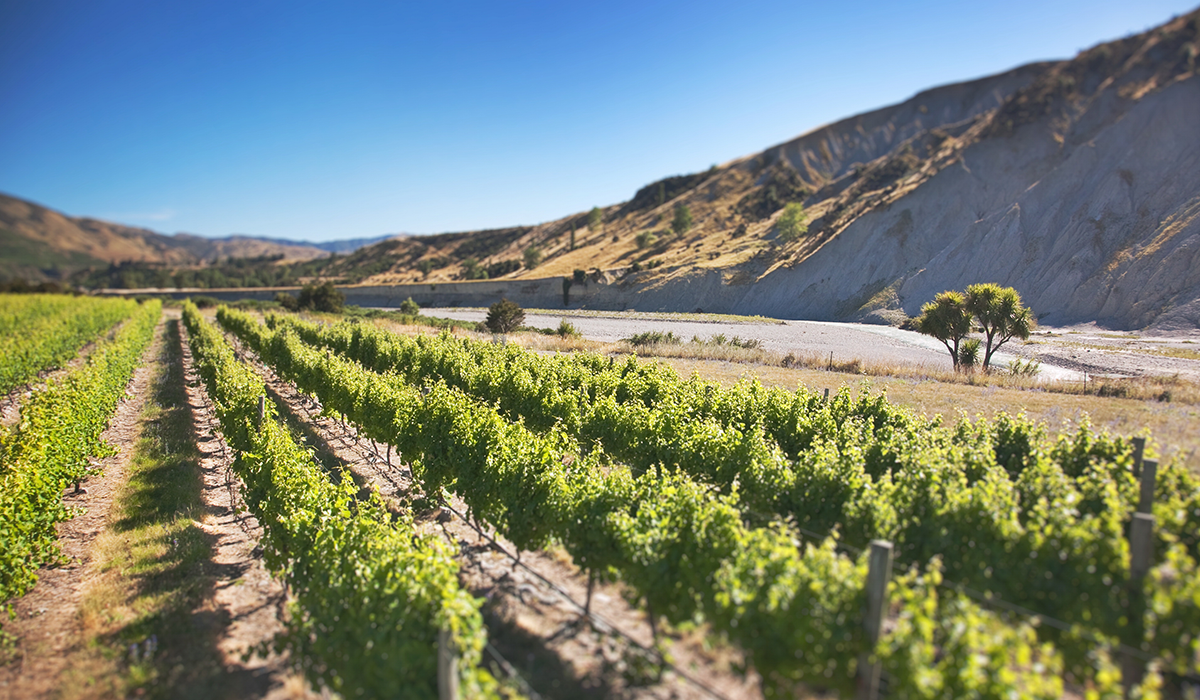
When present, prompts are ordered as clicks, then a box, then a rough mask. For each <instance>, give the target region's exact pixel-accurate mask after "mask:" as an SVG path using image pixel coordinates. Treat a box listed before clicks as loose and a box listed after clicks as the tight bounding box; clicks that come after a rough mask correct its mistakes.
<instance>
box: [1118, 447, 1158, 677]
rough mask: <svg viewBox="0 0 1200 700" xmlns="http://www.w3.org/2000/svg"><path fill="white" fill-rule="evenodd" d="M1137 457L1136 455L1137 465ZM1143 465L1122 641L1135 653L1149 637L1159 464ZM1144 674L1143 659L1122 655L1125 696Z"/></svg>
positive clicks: (1131, 537)
mask: <svg viewBox="0 0 1200 700" xmlns="http://www.w3.org/2000/svg"><path fill="white" fill-rule="evenodd" d="M1135 445H1136V443H1135ZM1140 451H1141V450H1137V452H1140ZM1138 456H1139V455H1137V454H1136V453H1135V466H1136V462H1137V459H1136V458H1137V457H1138ZM1141 466H1142V469H1141V474H1140V475H1139V478H1140V480H1141V493H1140V494H1139V495H1140V497H1139V498H1138V507H1137V512H1136V513H1134V514H1133V522H1131V523H1130V525H1129V591H1128V594H1129V607H1128V610H1127V615H1128V620H1129V622H1128V626H1127V628H1126V634H1125V635H1124V637H1125V638H1124V640H1123V641H1124V644H1125V645H1126V646H1128V647H1131V648H1132V649H1133V650H1137V649H1140V648H1141V646H1142V640H1143V639H1144V638H1145V636H1146V630H1145V621H1144V618H1145V614H1146V599H1145V593H1144V591H1143V587H1142V583H1143V582H1144V581H1145V580H1146V574H1148V573H1150V566H1151V564H1152V562H1153V559H1154V516H1153V515H1152V514H1151V510H1152V509H1153V506H1154V482H1155V478H1156V477H1157V476H1158V462H1156V461H1155V460H1152V459H1147V460H1144V461H1142V465H1141ZM1145 673H1146V662H1145V660H1144V659H1142V658H1139V657H1138V656H1137V655H1135V654H1134V653H1133V652H1132V651H1126V652H1125V653H1124V654H1123V655H1122V658H1121V683H1122V685H1124V686H1125V697H1127V698H1128V697H1132V695H1133V690H1134V688H1135V687H1136V686H1137V685H1138V684H1139V683H1141V682H1142V678H1143V677H1144V675H1145Z"/></svg>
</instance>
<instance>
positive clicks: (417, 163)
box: [0, 0, 1195, 241]
mask: <svg viewBox="0 0 1200 700" xmlns="http://www.w3.org/2000/svg"><path fill="white" fill-rule="evenodd" d="M1194 1H1195V0H1192V2H1194ZM565 5H567V6H561V5H560V4H559V3H550V2H540V1H539V2H528V3H523V4H521V5H519V6H514V7H505V8H501V7H498V6H496V4H488V3H482V2H452V3H439V4H437V6H436V7H399V6H385V5H383V4H373V3H361V4H358V5H355V6H351V7H346V6H338V7H319V6H316V5H315V4H306V5H303V6H300V5H292V4H287V3H282V2H274V1H268V2H255V3H233V2H228V1H226V0H221V1H219V2H212V3H203V4H200V5H198V6H186V7H185V6H181V5H177V4H173V3H168V4H165V5H164V4H159V3H150V2H98V3H81V2H75V3H69V2H45V3H6V4H4V5H3V6H0V90H2V91H3V94H4V95H5V108H4V109H3V110H0V149H2V150H3V152H4V154H5V157H4V158H3V159H2V160H0V191H3V192H6V193H9V194H12V195H14V196H18V197H22V198H26V199H32V200H34V201H37V202H38V203H41V204H44V205H46V206H49V207H51V208H54V209H58V210H60V211H64V212H66V213H68V214H71V215H75V216H84V215H86V216H95V217H98V218H104V219H109V220H113V221H119V222H122V223H127V224H131V225H137V226H145V227H147V228H152V229H155V230H159V231H165V232H173V231H188V232H192V233H199V234H202V235H208V236H223V235H228V234H231V233H240V234H245V235H252V236H266V237H275V238H289V239H307V240H313V241H326V240H335V239H345V238H360V237H374V236H378V235H381V234H384V233H389V232H399V231H409V232H421V233H436V232H443V231H456V230H469V229H479V228H490V227H499V226H507V225H515V224H532V223H537V222H540V221H546V220H549V219H553V218H556V217H559V216H562V215H565V214H568V213H570V212H574V211H582V210H585V209H588V208H590V207H591V206H593V205H606V204H612V203H615V202H618V201H622V200H625V199H628V198H629V197H630V196H632V195H633V193H634V191H635V190H636V189H637V188H638V187H640V186H642V185H644V184H647V183H649V182H652V181H654V180H657V179H659V178H661V177H664V176H667V175H673V174H679V173H685V172H695V171H697V170H702V169H704V168H707V167H708V166H709V165H711V164H713V163H720V162H724V161H727V160H730V159H733V158H737V157H740V156H743V155H748V154H751V153H754V152H757V151H759V150H762V149H763V148H766V147H768V146H770V145H773V144H776V143H779V142H781V141H786V140H788V139H791V138H793V137H795V136H797V135H799V134H801V133H803V132H805V131H809V130H811V129H813V128H815V127H817V126H820V125H822V124H825V123H828V122H831V121H836V120H838V119H841V118H844V117H848V116H852V115H854V114H856V113H859V112H863V111H867V110H871V109H875V108H878V107H882V106H885V105H887V104H892V103H895V102H898V101H901V100H903V99H906V98H907V97H910V96H911V95H913V94H915V93H917V92H919V91H921V90H925V89H927V88H931V87H934V86H936V85H941V84H945V83H951V82H958V81H962V80H969V79H972V78H976V77H980V76H983V75H988V74H992V73H997V72H1000V71H1004V70H1007V69H1009V68H1013V67H1015V66H1017V65H1020V64H1023V63H1028V62H1031V61H1037V60H1049V59H1061V58H1068V57H1070V56H1073V55H1074V54H1075V53H1076V52H1078V51H1079V50H1081V49H1084V48H1087V47H1089V46H1092V45H1095V44H1097V43H1100V42H1102V41H1106V40H1111V39H1114V38H1118V37H1121V36H1124V35H1127V34H1130V33H1133V32H1137V31H1142V30H1144V29H1146V28H1148V27H1151V26H1154V25H1156V24H1159V23H1161V22H1163V21H1165V20H1167V19H1168V18H1169V17H1171V16H1173V15H1177V14H1181V13H1183V12H1186V11H1189V10H1190V9H1192V7H1193V5H1192V4H1190V3H1185V2H1174V1H1171V0H1153V1H1151V2H1145V3H1139V4H1136V5H1135V4H1134V3H1127V2H1118V1H1115V0H1103V1H1101V2H1090V3H1085V2H1082V1H1081V0H1069V1H1066V2H1059V3H1053V4H1050V3H1044V2H1043V3H1035V2H1030V1H1028V0H1021V1H1020V2H1012V3H1007V4H1005V5H1003V6H999V5H996V6H987V7H984V6H974V5H970V4H968V5H961V4H958V3H949V2H935V1H927V2H921V3H920V4H919V5H917V6H916V7H913V6H907V7H901V6H898V5H895V4H893V3H882V2H872V3H868V4H843V5H841V6H834V5H832V4H829V5H822V6H814V7H801V6H799V4H796V3H785V2H763V3H756V4H754V5H752V6H751V5H744V4H743V5H737V6H734V5H733V4H728V3H725V4H722V3H712V2H704V3H687V4H685V3H682V2H677V1H672V2H659V3H633V2H618V3H589V4H586V5H579V4H574V3H570V4H565Z"/></svg>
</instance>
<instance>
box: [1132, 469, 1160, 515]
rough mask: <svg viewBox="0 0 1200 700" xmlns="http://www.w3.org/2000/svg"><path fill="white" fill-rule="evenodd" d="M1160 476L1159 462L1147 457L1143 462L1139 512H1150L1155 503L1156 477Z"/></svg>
mask: <svg viewBox="0 0 1200 700" xmlns="http://www.w3.org/2000/svg"><path fill="white" fill-rule="evenodd" d="M1157 476H1158V462H1156V461H1154V460H1153V459H1147V460H1145V461H1143V462H1142V475H1141V480H1142V493H1141V498H1139V499H1138V508H1137V512H1139V513H1149V512H1151V507H1152V506H1153V505H1154V479H1155V478H1156V477H1157Z"/></svg>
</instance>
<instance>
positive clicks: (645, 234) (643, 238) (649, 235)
mask: <svg viewBox="0 0 1200 700" xmlns="http://www.w3.org/2000/svg"><path fill="white" fill-rule="evenodd" d="M633 242H634V243H636V244H637V247H638V250H643V249H645V248H649V247H651V246H653V245H654V244H655V243H658V236H656V235H654V232H653V231H642V232H641V233H639V234H638V235H637V237H636V238H634V239H633Z"/></svg>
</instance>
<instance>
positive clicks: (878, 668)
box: [858, 540, 892, 700]
mask: <svg viewBox="0 0 1200 700" xmlns="http://www.w3.org/2000/svg"><path fill="white" fill-rule="evenodd" d="M891 580H892V543H891V542H888V541H886V540H874V541H872V542H871V558H870V568H869V569H868V571H867V614H866V617H865V618H864V619H863V627H865V628H866V632H867V645H868V649H867V650H865V651H863V653H861V654H859V657H858V698H859V700H876V699H877V698H878V697H879V678H880V675H881V674H882V671H883V665H882V664H880V663H879V660H878V659H873V658H871V657H872V655H873V653H874V651H875V645H876V643H878V642H879V637H880V635H881V634H882V633H883V617H884V615H886V614H887V608H888V606H887V587H888V583H889V582H890V581H891Z"/></svg>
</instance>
